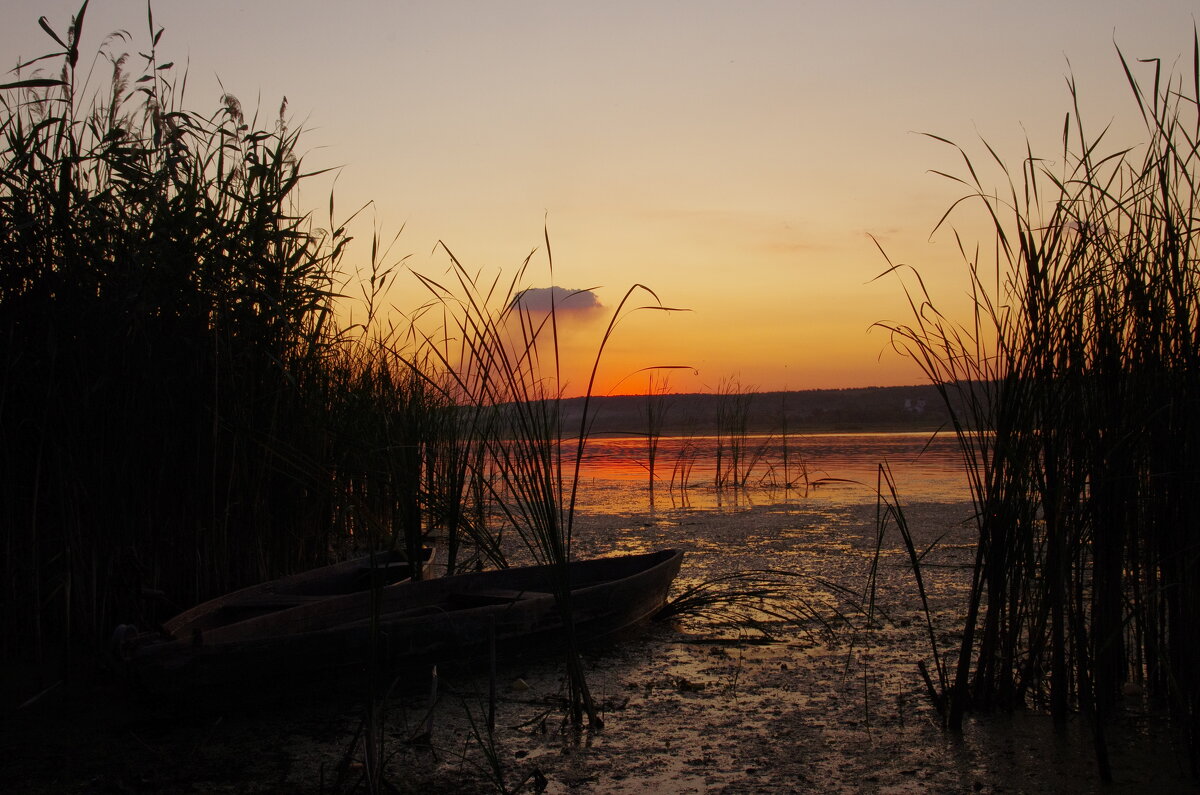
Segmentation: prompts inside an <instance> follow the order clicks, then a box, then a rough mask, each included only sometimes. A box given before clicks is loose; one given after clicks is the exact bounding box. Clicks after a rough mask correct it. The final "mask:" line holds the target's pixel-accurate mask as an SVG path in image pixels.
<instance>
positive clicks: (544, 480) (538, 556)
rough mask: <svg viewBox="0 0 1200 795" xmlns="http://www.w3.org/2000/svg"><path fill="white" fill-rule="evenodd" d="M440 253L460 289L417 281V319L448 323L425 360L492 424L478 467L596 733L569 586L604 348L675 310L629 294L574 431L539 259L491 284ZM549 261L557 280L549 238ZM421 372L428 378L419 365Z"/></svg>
mask: <svg viewBox="0 0 1200 795" xmlns="http://www.w3.org/2000/svg"><path fill="white" fill-rule="evenodd" d="M442 249H443V250H444V251H445V252H446V254H447V256H448V257H449V259H450V275H451V279H452V280H453V281H451V282H449V284H450V286H449V287H447V286H445V285H444V284H442V283H441V282H439V281H436V280H434V279H432V278H430V277H429V276H425V275H421V274H418V275H417V278H418V279H419V280H420V281H421V282H422V283H423V284H424V285H425V286H426V287H427V288H428V289H429V291H430V294H431V296H432V299H431V304H430V305H429V306H427V307H426V308H425V309H424V310H423V311H422V312H420V313H418V315H419V317H418V318H417V320H416V322H417V323H418V324H419V323H420V316H434V317H436V318H437V319H439V320H440V324H438V326H437V330H436V331H434V332H427V333H426V334H425V336H424V340H425V343H426V344H425V346H424V347H423V348H422V349H421V351H420V353H419V355H420V356H421V357H423V358H422V359H421V361H423V362H433V363H435V365H436V367H435V368H434V370H433V371H432V372H428V373H427V375H426V377H427V378H429V379H430V381H429V382H430V383H431V384H433V385H441V387H440V388H441V389H442V390H443V393H444V394H445V396H446V397H447V399H449V400H451V401H452V402H454V403H455V404H456V405H460V406H463V407H465V408H467V409H468V410H469V411H471V412H472V413H473V415H474V416H475V417H477V418H486V423H487V424H486V426H483V425H478V426H476V428H475V429H474V431H473V434H472V435H473V436H474V438H476V439H477V440H478V443H479V444H480V445H481V446H482V451H483V454H482V455H481V456H480V457H479V458H478V459H477V464H479V465H482V466H485V467H487V468H489V469H494V473H493V474H494V476H489V477H486V478H481V479H480V482H482V483H484V484H485V486H486V488H487V490H488V495H489V497H490V498H491V499H492V500H494V503H495V505H496V506H497V509H498V510H499V511H500V513H501V514H503V516H504V518H505V520H506V521H507V523H508V524H509V525H510V526H512V527H513V528H515V530H516V532H517V534H518V535H519V537H520V539H521V542H522V543H523V545H524V547H525V550H526V552H527V553H528V554H529V555H530V556H531V557H532V558H533V560H534V561H536V562H537V563H539V564H543V565H546V566H548V567H549V568H550V571H551V572H552V579H553V591H554V594H555V598H556V601H557V604H558V607H559V610H560V612H561V614H562V618H563V625H564V627H565V635H566V637H565V647H566V665H567V672H568V689H569V695H568V711H569V717H570V720H571V723H572V724H573V725H582V722H583V717H584V715H585V714H586V716H587V719H588V723H589V725H591V726H594V727H599V726H600V725H602V721H601V719H600V716H599V714H598V712H597V710H596V706H595V703H594V701H593V699H592V697H591V693H590V692H589V690H588V686H587V681H586V679H585V677H584V674H583V668H582V665H581V663H580V659H579V654H578V643H577V639H576V637H575V632H574V623H573V621H572V619H571V615H572V609H571V584H570V581H569V578H568V577H569V575H568V564H569V563H570V561H571V554H572V553H571V546H572V540H573V532H574V527H575V506H576V502H577V499H578V493H579V486H580V479H579V467H580V465H581V463H582V459H583V454H584V450H585V447H586V444H587V440H588V436H589V433H590V424H591V421H592V419H593V415H592V414H591V412H590V411H589V404H590V401H591V398H592V394H593V390H594V388H595V385H596V376H597V372H598V368H599V365H600V361H601V359H602V357H603V354H604V349H605V347H606V345H607V344H608V341H609V340H610V339H611V336H612V334H613V330H614V328H615V327H616V325H617V323H618V322H619V321H620V320H621V319H622V318H623V317H624V315H625V314H626V313H628V312H632V311H639V310H656V311H675V310H673V309H671V308H669V307H666V306H664V305H662V303H661V302H660V301H659V300H658V296H657V295H655V294H654V292H653V291H651V290H650V289H649V288H647V287H645V286H643V285H634V286H633V287H631V288H629V290H628V291H627V292H626V293H625V295H624V297H623V298H622V299H621V301H620V302H619V303H618V304H617V306H616V308H615V309H614V310H613V313H612V316H611V318H610V320H609V324H608V326H607V328H606V329H605V332H604V334H603V335H602V336H601V338H600V341H599V345H598V348H597V352H596V355H595V358H594V360H593V365H592V370H591V375H590V377H589V380H588V383H587V385H586V389H585V391H584V397H583V405H582V409H581V412H580V419H579V426H578V428H577V429H574V430H573V432H572V431H569V430H568V429H566V428H565V427H564V411H563V407H562V403H563V390H564V388H565V383H564V380H563V378H562V373H561V369H560V365H561V356H560V351H559V313H558V311H557V306H556V304H555V300H556V299H555V297H554V296H555V292H554V291H553V290H552V291H551V293H550V295H551V304H550V306H549V308H548V309H546V310H543V309H540V308H537V307H534V306H531V305H530V304H529V303H527V302H526V301H525V300H524V299H525V295H526V290H527V288H526V287H525V284H524V280H525V278H526V273H527V270H528V268H529V265H530V262H531V261H532V257H533V253H531V254H530V255H529V256H527V257H526V258H525V260H524V261H523V263H522V264H521V266H520V267H519V268H517V269H516V270H515V271H514V273H513V274H512V276H511V278H509V279H508V280H507V281H502V280H501V279H502V277H501V275H499V274H497V275H496V276H495V277H494V278H492V279H491V280H485V279H484V278H483V277H482V276H481V275H478V274H472V273H471V272H470V271H468V270H467V269H466V268H465V267H464V266H463V265H462V263H461V262H459V260H458V259H457V258H456V257H455V256H454V254H453V252H451V251H450V249H449V248H448V247H447V246H445V245H444V244H442ZM546 256H547V259H548V272H549V274H550V276H551V278H553V274H554V265H553V258H552V256H551V254H550V240H549V235H548V233H547V234H546ZM640 295H645V296H648V300H649V301H650V303H647V304H643V305H634V304H632V301H633V300H634V299H635V298H636V297H638V296H640ZM569 297H570V294H568V296H567V298H568V299H569ZM451 339H453V340H456V341H457V345H456V347H454V348H453V349H451V348H450V347H448V346H447V345H446V343H445V341H446V340H451ZM413 367H414V371H420V368H419V367H418V365H417V363H416V362H414V364H413ZM496 546H499V545H498V544H497V545H496Z"/></svg>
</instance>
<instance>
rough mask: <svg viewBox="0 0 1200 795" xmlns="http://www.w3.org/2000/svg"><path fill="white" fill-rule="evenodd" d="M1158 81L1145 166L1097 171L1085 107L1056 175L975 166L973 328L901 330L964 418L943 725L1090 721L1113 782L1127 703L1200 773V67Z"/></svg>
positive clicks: (959, 419)
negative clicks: (1034, 710) (1002, 179)
mask: <svg viewBox="0 0 1200 795" xmlns="http://www.w3.org/2000/svg"><path fill="white" fill-rule="evenodd" d="M1196 49H1197V54H1198V56H1200V45H1198V46H1197V48H1196ZM1122 63H1123V64H1125V61H1124V60H1123V59H1122ZM1154 63H1155V71H1154V85H1153V89H1152V90H1153V93H1146V91H1145V90H1144V87H1143V86H1142V85H1141V84H1140V82H1139V81H1138V80H1137V79H1135V77H1134V75H1133V73H1132V70H1131V69H1130V68H1129V66H1128V65H1127V64H1126V74H1127V76H1128V78H1129V84H1130V86H1131V88H1132V90H1133V93H1134V96H1135V98H1136V101H1137V106H1138V110H1139V112H1140V113H1141V115H1142V117H1143V119H1144V120H1145V122H1146V130H1147V134H1148V136H1149V142H1148V144H1147V145H1146V146H1145V147H1144V149H1139V150H1136V152H1140V153H1141V154H1135V150H1126V151H1122V152H1116V153H1114V154H1111V155H1107V156H1102V155H1101V154H1100V149H1099V145H1100V144H1101V139H1102V138H1103V136H1101V137H1100V138H1097V139H1089V138H1087V137H1086V135H1085V132H1084V128H1083V125H1082V123H1081V122H1080V120H1079V110H1078V104H1076V105H1075V107H1074V114H1073V116H1069V117H1068V124H1067V126H1066V127H1065V128H1064V138H1063V144H1064V146H1063V151H1062V153H1061V157H1062V159H1061V161H1060V162H1062V163H1065V164H1067V165H1066V166H1065V167H1064V171H1063V173H1054V172H1052V171H1051V170H1050V168H1049V166H1045V165H1043V163H1042V161H1039V160H1037V159H1035V158H1034V157H1033V156H1032V154H1030V155H1029V157H1028V158H1027V160H1026V161H1025V163H1024V164H1023V166H1022V169H1021V174H1022V176H1021V179H1020V180H1017V181H1015V182H1014V181H1012V180H1010V189H1009V190H1008V193H1007V197H1006V198H1004V199H1001V198H999V197H997V196H995V195H993V194H991V193H989V192H988V191H987V190H985V189H984V188H983V186H982V184H981V183H980V181H979V178H978V176H977V172H976V170H975V168H974V166H973V164H972V163H971V162H970V160H969V159H968V160H967V165H968V170H969V172H970V178H969V179H968V180H965V181H964V184H966V185H967V186H968V188H969V189H970V190H971V195H972V196H973V197H974V198H976V199H978V200H980V201H981V202H982V203H983V205H984V207H985V208H986V210H987V212H988V213H989V216H990V218H991V219H992V221H993V222H994V227H995V231H996V235H997V246H996V252H997V257H996V263H995V273H994V274H989V273H985V267H984V265H983V263H982V262H980V261H979V259H978V257H974V258H969V265H970V276H971V286H972V292H973V296H974V320H973V323H972V324H971V325H969V326H966V327H964V326H961V325H956V324H954V323H952V322H951V321H950V320H948V319H947V318H946V317H945V316H943V315H942V314H941V313H939V312H938V310H937V309H936V308H935V307H934V305H933V304H932V302H931V301H930V299H929V297H928V295H927V294H925V292H924V290H923V287H921V286H920V285H919V284H918V286H917V288H916V289H915V290H912V291H910V293H909V298H910V302H911V305H912V309H913V316H914V322H913V323H912V324H911V325H895V326H892V327H891V328H892V331H893V339H894V341H895V344H896V345H897V346H898V347H899V348H901V349H902V350H904V351H905V352H907V353H909V354H910V355H912V356H913V357H914V358H915V359H916V360H917V361H918V362H919V363H920V364H921V366H922V367H923V368H924V369H925V371H926V373H927V374H928V376H929V377H930V379H931V381H932V382H933V383H934V384H936V385H937V387H938V389H939V390H940V392H941V393H942V396H943V397H944V398H945V402H946V405H947V407H948V408H949V409H950V410H951V411H952V412H954V414H953V423H954V426H955V430H956V432H957V434H958V438H959V440H960V442H961V446H962V449H963V454H964V460H965V462H966V464H967V466H968V468H969V472H970V477H971V487H972V491H973V493H974V495H975V499H976V502H977V506H978V518H977V521H978V527H979V542H978V552H977V559H976V566H975V587H974V589H973V591H972V595H971V598H970V600H969V603H968V604H967V605H966V624H965V634H964V638H963V641H962V646H961V650H960V653H959V656H958V661H957V665H956V667H955V670H954V671H953V674H952V677H951V678H952V682H951V683H950V684H949V686H948V692H947V693H946V696H947V699H946V701H947V711H946V719H947V721H948V722H949V724H950V725H951V726H954V727H957V726H959V725H961V721H962V717H963V712H964V711H965V710H967V709H971V708H977V709H990V708H997V707H998V708H1012V707H1014V706H1016V705H1018V704H1021V703H1028V702H1031V701H1032V702H1033V703H1035V704H1039V705H1042V704H1044V705H1046V706H1048V707H1049V709H1050V710H1051V712H1052V713H1053V715H1054V717H1055V719H1056V721H1059V722H1062V721H1064V720H1065V719H1066V715H1067V713H1068V711H1069V710H1071V709H1073V708H1074V709H1079V710H1081V711H1082V712H1083V713H1084V714H1085V715H1086V716H1088V717H1089V718H1090V719H1091V721H1092V723H1093V725H1094V726H1095V728H1096V735H1095V737H1096V750H1097V757H1098V760H1099V763H1100V767H1101V772H1102V775H1104V776H1106V777H1107V776H1108V775H1109V771H1108V763H1107V750H1106V744H1105V741H1104V727H1105V725H1106V723H1107V722H1108V721H1109V719H1110V718H1111V716H1112V715H1114V714H1115V712H1116V710H1117V709H1118V707H1119V705H1120V703H1121V700H1122V696H1123V693H1129V692H1142V691H1144V693H1145V694H1146V696H1147V697H1148V699H1149V703H1150V704H1152V705H1161V706H1165V707H1166V708H1167V709H1169V711H1170V712H1171V713H1172V715H1173V716H1174V717H1175V718H1176V719H1177V720H1178V721H1179V722H1180V725H1181V726H1182V727H1183V728H1184V730H1185V732H1186V734H1187V737H1188V739H1187V744H1188V749H1187V750H1188V753H1189V756H1190V758H1191V760H1192V764H1193V767H1194V769H1195V768H1196V765H1197V763H1198V762H1200V683H1197V680H1196V677H1195V671H1196V670H1197V666H1200V639H1197V636H1196V633H1195V632H1194V628H1195V627H1196V626H1197V625H1198V622H1200V564H1198V562H1200V543H1198V538H1200V537H1198V536H1197V529H1198V528H1200V524H1198V522H1200V463H1198V462H1200V344H1198V341H1200V268H1198V267H1197V250H1196V244H1197V242H1200V215H1198V212H1197V210H1198V208H1200V187H1198V185H1197V176H1198V174H1197V171H1198V169H1197V165H1198V157H1200V156H1198V155H1197V147H1196V131H1197V129H1200V117H1197V105H1196V93H1195V92H1196V91H1197V89H1200V67H1195V66H1194V69H1193V73H1192V74H1190V75H1189V76H1188V79H1187V80H1186V81H1185V80H1184V79H1182V78H1180V77H1178V76H1169V77H1168V76H1165V75H1163V74H1162V73H1161V72H1160V69H1159V65H1158V63H1157V62H1154ZM1072 94H1073V95H1074V86H1073V85H1072ZM989 153H990V155H991V156H992V157H994V158H995V159H996V161H997V163H999V162H1000V161H999V158H998V157H995V153H994V152H991V151H990V150H989ZM964 157H965V155H964ZM1001 165H1002V164H1001ZM892 270H896V269H895V268H893V269H892ZM959 406H961V407H963V408H961V409H958V408H956V407H959Z"/></svg>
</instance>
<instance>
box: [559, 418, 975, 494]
mask: <svg viewBox="0 0 1200 795" xmlns="http://www.w3.org/2000/svg"><path fill="white" fill-rule="evenodd" d="M733 459H734V451H733V450H732V449H731V446H730V444H729V440H728V439H725V440H723V442H722V443H721V445H720V462H721V464H720V466H721V470H722V471H724V472H727V473H728V472H730V470H731V468H732V466H733ZM885 463H886V464H887V465H888V466H890V468H891V471H892V475H893V477H894V478H895V481H896V485H897V488H898V490H899V493H900V498H901V500H902V501H903V502H909V503H913V502H962V501H966V500H969V499H970V492H969V491H968V488H967V479H966V475H965V472H964V469H963V464H962V456H961V453H960V452H959V449H958V445H957V443H956V442H955V440H954V438H953V436H952V435H950V434H939V435H937V436H931V434H929V433H926V432H922V433H838V434H814V435H810V436H793V437H788V438H787V439H786V440H781V439H780V438H779V437H775V436H750V437H747V438H746V439H745V440H743V442H742V444H741V448H740V450H739V451H738V471H739V472H740V473H741V475H740V477H739V479H741V480H744V481H745V483H746V484H747V487H746V488H745V489H731V488H725V489H719V490H718V489H716V488H715V483H716V480H717V471H718V440H717V439H716V437H712V436H689V437H663V438H662V439H660V440H659V444H658V452H657V456H656V460H655V466H654V489H653V496H654V500H655V504H656V507H660V508H663V507H693V508H711V507H728V506H730V505H733V506H737V505H740V504H763V503H770V502H779V501H789V500H800V499H803V500H808V501H815V502H817V503H820V502H826V501H827V502H832V503H836V504H861V503H866V502H869V503H874V502H875V489H876V484H877V476H878V470H879V466H880V465H881V464H885ZM726 481H728V476H726ZM650 491H651V489H650V473H649V451H648V449H647V441H646V439H645V438H644V437H629V436H623V437H595V438H593V439H591V440H589V442H588V448H587V451H586V452H585V454H584V463H583V467H582V471H581V476H580V507H581V508H582V509H584V510H615V511H638V510H645V509H646V508H647V507H648V504H649V500H650Z"/></svg>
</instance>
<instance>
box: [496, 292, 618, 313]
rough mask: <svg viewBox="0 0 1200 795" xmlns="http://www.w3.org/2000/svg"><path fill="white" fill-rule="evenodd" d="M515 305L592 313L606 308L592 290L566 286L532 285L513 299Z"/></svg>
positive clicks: (539, 310)
mask: <svg viewBox="0 0 1200 795" xmlns="http://www.w3.org/2000/svg"><path fill="white" fill-rule="evenodd" d="M513 306H518V307H520V308H521V309H523V310H525V311H527V312H549V311H550V310H551V308H553V309H554V311H555V312H571V313H574V314H591V313H592V312H598V311H600V310H601V309H603V308H604V305H603V304H602V303H600V299H599V297H597V295H596V294H595V293H594V292H592V291H591V290H568V289H567V288H565V287H530V288H529V289H528V290H522V291H521V292H520V293H519V294H518V295H517V297H516V298H514V299H513Z"/></svg>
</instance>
